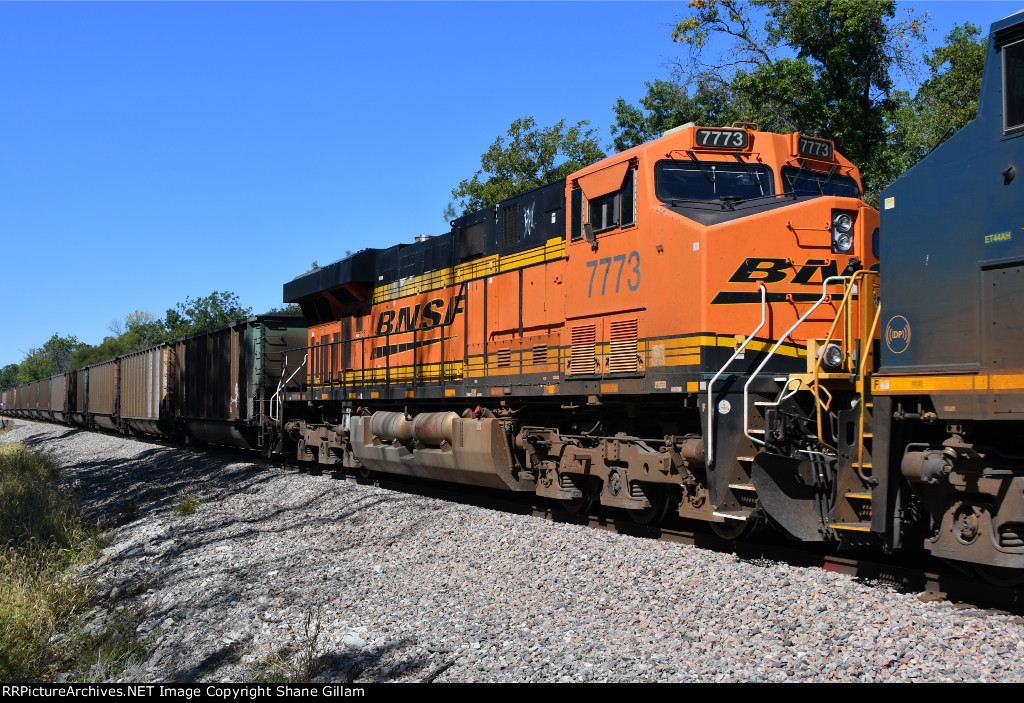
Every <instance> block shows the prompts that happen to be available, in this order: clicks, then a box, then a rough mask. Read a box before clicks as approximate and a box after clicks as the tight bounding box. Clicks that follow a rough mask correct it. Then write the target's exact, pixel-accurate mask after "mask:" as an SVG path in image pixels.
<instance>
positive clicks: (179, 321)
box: [163, 291, 252, 339]
mask: <svg viewBox="0 0 1024 703" xmlns="http://www.w3.org/2000/svg"><path fill="white" fill-rule="evenodd" d="M251 314H252V308H243V307H242V306H241V305H240V304H239V301H238V296H237V295H235V294H234V293H231V292H229V291H223V292H218V291H214V292H212V293H210V295H207V296H205V297H203V298H195V299H193V298H190V297H187V296H186V298H185V302H184V303H178V304H177V305H175V306H174V307H173V308H171V309H169V310H168V311H167V314H166V315H165V317H164V323H163V326H164V328H165V329H166V330H167V334H168V337H169V338H170V339H173V338H175V337H183V336H185V335H189V334H196V333H197V332H205V331H206V330H212V329H214V328H217V327H221V326H222V325H226V324H228V323H231V322H234V321H236V320H241V319H244V318H246V317H249V316H250V315H251Z"/></svg>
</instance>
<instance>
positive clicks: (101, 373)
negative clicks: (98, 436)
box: [86, 359, 119, 430]
mask: <svg viewBox="0 0 1024 703" xmlns="http://www.w3.org/2000/svg"><path fill="white" fill-rule="evenodd" d="M87 370H88V372H89V383H88V385H87V386H86V389H87V394H86V398H87V400H86V402H87V403H88V408H89V421H90V424H91V426H93V427H98V428H100V429H103V430H116V429H118V424H119V423H118V395H119V394H118V381H119V375H118V361H117V359H111V360H109V361H102V362H100V363H98V364H93V365H92V366H89V367H87Z"/></svg>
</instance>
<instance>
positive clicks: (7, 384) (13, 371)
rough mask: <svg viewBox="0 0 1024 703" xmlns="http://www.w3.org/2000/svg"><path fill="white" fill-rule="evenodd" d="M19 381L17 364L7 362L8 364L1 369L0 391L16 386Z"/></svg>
mask: <svg viewBox="0 0 1024 703" xmlns="http://www.w3.org/2000/svg"><path fill="white" fill-rule="evenodd" d="M19 383H20V381H18V365H17V364H7V366H5V367H3V368H2V369H0V391H6V390H8V389H10V388H14V387H15V386H17V385H18V384H19Z"/></svg>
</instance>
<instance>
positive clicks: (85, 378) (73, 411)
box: [68, 369, 89, 427]
mask: <svg viewBox="0 0 1024 703" xmlns="http://www.w3.org/2000/svg"><path fill="white" fill-rule="evenodd" d="M88 382H89V369H78V370H77V371H72V372H71V373H69V374H68V422H71V423H73V424H75V425H79V426H82V427H87V426H88V424H89V415H88V412H87V411H88V407H89V406H88V403H87V402H86V401H87V398H88V396H87V394H86V390H87V387H88Z"/></svg>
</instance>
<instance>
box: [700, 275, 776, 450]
mask: <svg viewBox="0 0 1024 703" xmlns="http://www.w3.org/2000/svg"><path fill="white" fill-rule="evenodd" d="M757 285H758V287H759V288H760V289H761V324H759V325H758V326H757V328H756V329H754V331H753V332H751V333H750V335H749V336H748V337H747V339H746V341H745V342H743V344H742V345H740V347H739V348H738V349H737V350H736V351H734V352H733V354H732V356H730V357H729V360H728V361H726V362H725V364H723V365H722V368H720V369H718V373H716V374H715V375H714V377H713V378H712V379H711V380H710V381H708V446H707V465H708V467H712V466H714V465H715V441H714V427H715V423H714V418H715V406H714V402H713V401H712V399H711V387H712V386H714V385H715V381H717V380H718V377H719V376H721V375H722V374H723V373H725V370H726V369H727V368H728V367H729V364H731V363H732V362H733V361H735V360H736V357H738V356H739V355H740V354H742V353H743V350H744V349H746V348H747V345H748V344H750V342H751V341H752V340H753V339H754V335H756V334H757V333H758V332H760V331H761V328H762V327H764V323H765V320H767V319H768V315H767V312H768V299H767V293H768V289H767V288H765V285H764V283H758V284H757Z"/></svg>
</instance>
